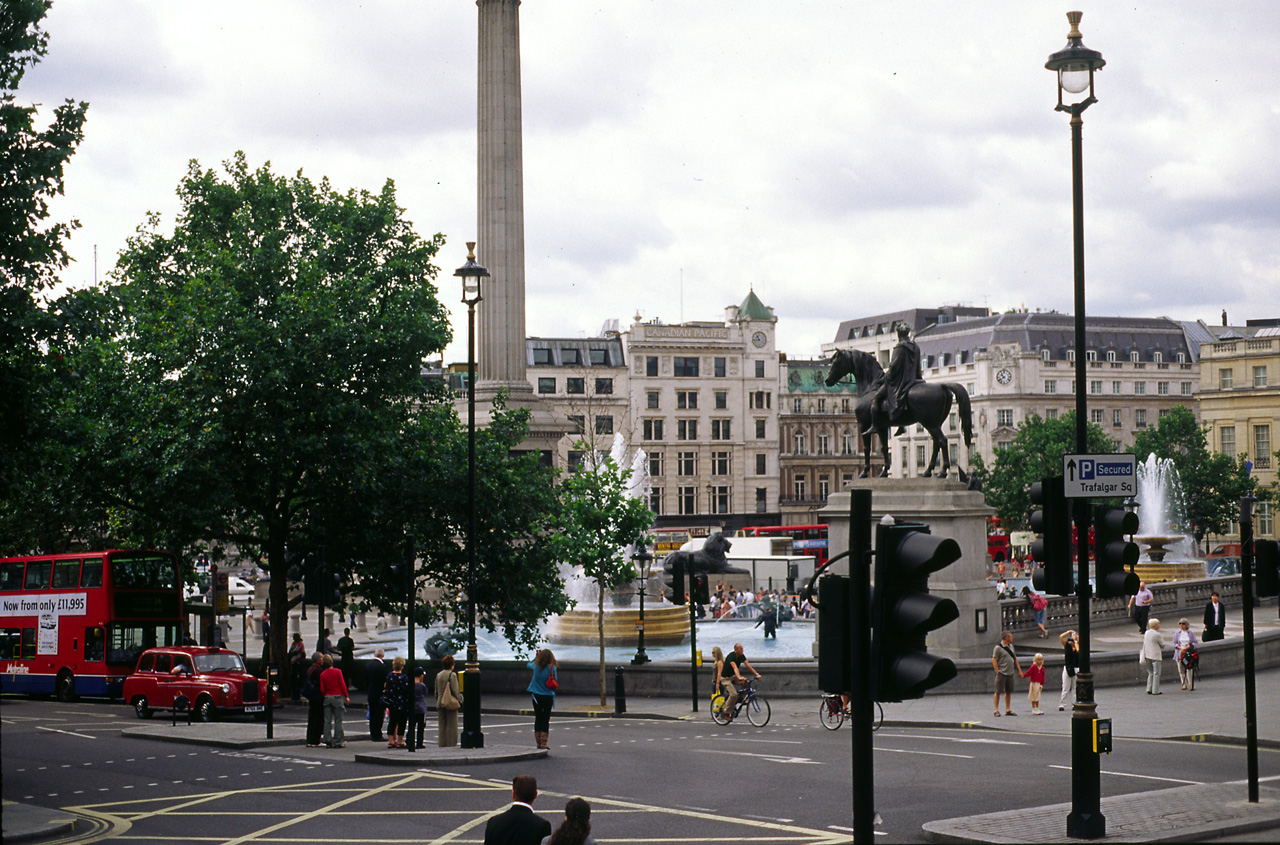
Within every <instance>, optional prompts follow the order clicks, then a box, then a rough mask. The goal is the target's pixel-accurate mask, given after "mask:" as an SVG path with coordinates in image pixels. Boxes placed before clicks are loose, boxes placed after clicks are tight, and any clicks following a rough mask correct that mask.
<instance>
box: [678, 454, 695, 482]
mask: <svg viewBox="0 0 1280 845" xmlns="http://www.w3.org/2000/svg"><path fill="white" fill-rule="evenodd" d="M697 474H698V453H697V452H677V453H676V475H681V476H685V477H690V476H694V475H697Z"/></svg>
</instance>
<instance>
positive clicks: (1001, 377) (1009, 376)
mask: <svg viewBox="0 0 1280 845" xmlns="http://www.w3.org/2000/svg"><path fill="white" fill-rule="evenodd" d="M996 381H998V382H1000V383H1001V384H1008V383H1009V382H1011V381H1013V373H1011V372H1009V371H1008V370H1004V369H1002V370H1000V371H999V372H997V373H996Z"/></svg>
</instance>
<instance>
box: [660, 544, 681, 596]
mask: <svg viewBox="0 0 1280 845" xmlns="http://www.w3.org/2000/svg"><path fill="white" fill-rule="evenodd" d="M678 557H679V556H678V555H667V557H666V559H665V560H663V561H662V597H663V598H664V599H666V600H667V601H669V602H671V603H672V604H684V592H685V591H684V561H683V560H678V559H677V560H672V558H678Z"/></svg>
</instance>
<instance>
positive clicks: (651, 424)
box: [643, 420, 662, 440]
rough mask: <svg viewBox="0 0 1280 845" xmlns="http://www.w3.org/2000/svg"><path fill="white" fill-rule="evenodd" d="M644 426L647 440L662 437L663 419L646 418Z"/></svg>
mask: <svg viewBox="0 0 1280 845" xmlns="http://www.w3.org/2000/svg"><path fill="white" fill-rule="evenodd" d="M643 428H644V439H645V440H661V439H662V420H645V421H644V424H643Z"/></svg>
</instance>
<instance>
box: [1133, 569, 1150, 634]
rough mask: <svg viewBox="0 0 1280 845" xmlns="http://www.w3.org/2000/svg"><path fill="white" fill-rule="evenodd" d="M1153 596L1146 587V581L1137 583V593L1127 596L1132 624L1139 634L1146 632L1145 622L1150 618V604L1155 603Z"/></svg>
mask: <svg viewBox="0 0 1280 845" xmlns="http://www.w3.org/2000/svg"><path fill="white" fill-rule="evenodd" d="M1155 598H1156V597H1155V594H1153V593H1152V592H1151V589H1150V588H1149V587H1148V586H1147V582H1146V581H1139V582H1138V592H1137V593H1135V594H1134V595H1132V596H1129V613H1130V614H1131V615H1132V616H1133V621H1134V623H1135V624H1136V625H1137V626H1138V631H1139V633H1143V634H1145V633H1146V632H1147V625H1148V622H1147V620H1148V619H1149V618H1150V617H1151V603H1152V602H1153V601H1155Z"/></svg>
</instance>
